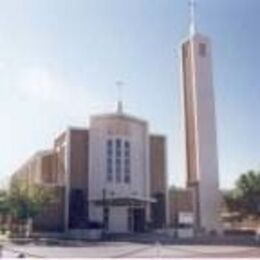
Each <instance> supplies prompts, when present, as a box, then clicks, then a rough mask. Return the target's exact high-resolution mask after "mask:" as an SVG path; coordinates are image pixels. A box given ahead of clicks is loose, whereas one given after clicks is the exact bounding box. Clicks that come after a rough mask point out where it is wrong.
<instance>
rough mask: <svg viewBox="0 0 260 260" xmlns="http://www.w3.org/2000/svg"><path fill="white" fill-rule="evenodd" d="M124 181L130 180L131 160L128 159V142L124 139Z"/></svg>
mask: <svg viewBox="0 0 260 260" xmlns="http://www.w3.org/2000/svg"><path fill="white" fill-rule="evenodd" d="M124 155H125V159H124V166H125V167H124V181H125V183H129V182H130V181H131V179H130V174H131V161H130V143H129V141H125V145H124Z"/></svg>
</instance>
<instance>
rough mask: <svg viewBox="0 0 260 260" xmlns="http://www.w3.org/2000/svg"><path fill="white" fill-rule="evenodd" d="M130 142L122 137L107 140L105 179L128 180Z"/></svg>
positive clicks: (118, 181) (127, 181)
mask: <svg viewBox="0 0 260 260" xmlns="http://www.w3.org/2000/svg"><path fill="white" fill-rule="evenodd" d="M130 174H131V161H130V142H129V141H126V140H122V139H119V138H117V139H115V140H108V141H107V181H109V182H112V181H113V177H115V181H116V182H117V183H120V182H125V183H129V182H130Z"/></svg>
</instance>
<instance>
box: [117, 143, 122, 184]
mask: <svg viewBox="0 0 260 260" xmlns="http://www.w3.org/2000/svg"><path fill="white" fill-rule="evenodd" d="M121 144H122V142H121V140H120V139H116V182H121V168H122V165H121V155H122V150H121V149H122V147H121Z"/></svg>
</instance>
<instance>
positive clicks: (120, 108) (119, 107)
mask: <svg viewBox="0 0 260 260" xmlns="http://www.w3.org/2000/svg"><path fill="white" fill-rule="evenodd" d="M116 86H117V94H118V97H117V98H118V100H117V113H118V114H122V113H123V100H122V87H123V86H124V82H123V81H120V80H118V81H116Z"/></svg>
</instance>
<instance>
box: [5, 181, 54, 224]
mask: <svg viewBox="0 0 260 260" xmlns="http://www.w3.org/2000/svg"><path fill="white" fill-rule="evenodd" d="M53 199H54V193H53V192H52V190H51V189H50V188H47V187H43V186H40V185H33V186H29V187H28V185H26V184H25V183H24V182H22V181H20V182H14V183H12V184H11V186H10V191H9V195H8V203H9V208H10V213H11V215H12V216H13V217H14V218H15V219H17V220H26V219H28V218H34V217H35V216H36V215H37V214H39V212H40V211H41V210H42V208H44V207H45V206H47V205H48V204H49V203H51V201H52V200H53Z"/></svg>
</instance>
